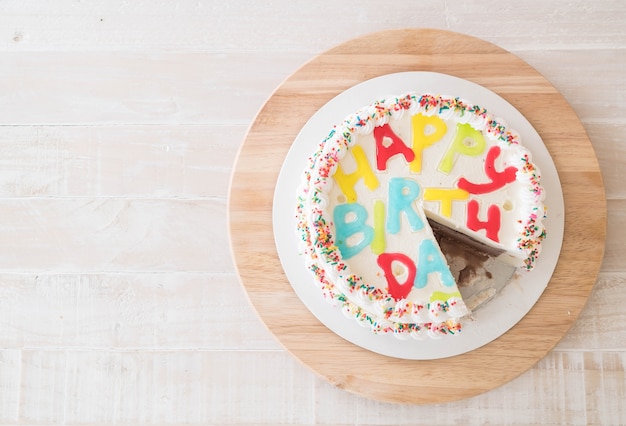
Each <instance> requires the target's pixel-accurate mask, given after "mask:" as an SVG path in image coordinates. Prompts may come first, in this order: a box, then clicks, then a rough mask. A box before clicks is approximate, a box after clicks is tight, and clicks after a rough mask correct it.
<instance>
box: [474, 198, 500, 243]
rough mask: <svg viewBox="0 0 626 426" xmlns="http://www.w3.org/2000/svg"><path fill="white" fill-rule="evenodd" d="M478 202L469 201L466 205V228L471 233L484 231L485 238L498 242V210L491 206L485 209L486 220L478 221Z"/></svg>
mask: <svg viewBox="0 0 626 426" xmlns="http://www.w3.org/2000/svg"><path fill="white" fill-rule="evenodd" d="M478 210H479V205H478V201H476V200H471V201H470V202H469V203H467V227H468V228H469V229H471V230H472V231H478V230H479V229H484V230H485V231H487V238H489V239H490V240H492V241H495V242H496V243H499V242H500V238H499V237H498V232H500V208H499V207H498V206H497V205H495V204H492V205H490V206H489V208H488V209H487V220H486V221H485V222H482V221H481V220H479V219H478Z"/></svg>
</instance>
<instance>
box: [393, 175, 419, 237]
mask: <svg viewBox="0 0 626 426" xmlns="http://www.w3.org/2000/svg"><path fill="white" fill-rule="evenodd" d="M419 195H420V186H419V185H418V184H417V182H415V181H414V180H411V179H405V178H398V177H395V178H391V179H389V199H388V202H389V214H388V215H387V232H389V233H390V234H397V233H398V232H400V214H401V213H402V212H404V214H405V215H406V217H407V219H408V221H409V225H411V229H412V230H413V231H419V230H420V229H422V228H423V227H424V222H423V221H422V219H421V218H420V216H419V215H418V214H417V212H416V211H415V210H413V207H412V204H413V202H414V201H415V200H416V199H417V197H419Z"/></svg>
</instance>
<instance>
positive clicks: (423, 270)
mask: <svg viewBox="0 0 626 426" xmlns="http://www.w3.org/2000/svg"><path fill="white" fill-rule="evenodd" d="M431 273H439V274H440V278H441V283H442V284H443V285H444V286H446V287H452V286H453V285H454V278H453V277H452V274H451V273H450V269H449V268H448V265H446V262H445V261H444V260H443V257H442V254H441V252H440V251H439V250H437V247H436V246H435V244H434V243H433V241H432V240H423V241H422V242H421V244H420V247H419V259H418V263H417V275H416V276H415V287H416V288H424V287H426V283H427V282H428V275H429V274H431Z"/></svg>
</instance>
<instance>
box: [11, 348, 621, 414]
mask: <svg viewBox="0 0 626 426" xmlns="http://www.w3.org/2000/svg"><path fill="white" fill-rule="evenodd" d="M21 357H22V364H21V365H22V369H23V371H22V374H23V380H22V383H21V393H20V405H19V407H20V412H19V413H18V422H19V424H33V423H37V424H53V423H63V424H67V425H73V424H86V423H89V424H113V423H115V424H122V425H126V424H136V423H137V422H140V423H144V424H154V425H156V424H162V425H164V424H207V423H208V424H279V423H289V424H321V425H340V424H358V425H386V424H396V425H409V424H411V425H413V424H415V425H417V424H442V425H457V424H467V425H481V424H493V423H497V424H520V425H521V424H525V425H530V424H569V425H584V424H616V425H617V424H623V423H624V422H626V406H624V404H622V399H621V398H620V395H623V392H624V391H625V387H626V378H625V375H624V369H625V367H626V357H624V355H623V353H618V352H598V353H586V352H558V351H557V352H552V353H550V354H549V355H548V356H547V357H546V358H545V359H543V360H542V361H540V362H539V363H538V364H537V365H536V366H535V367H533V368H532V369H531V370H529V371H528V372H527V373H525V374H523V375H522V376H520V377H519V378H517V379H515V380H513V381H512V382H510V383H507V384H505V385H503V386H502V387H501V388H499V389H495V390H492V391H490V392H488V393H485V394H481V395H478V396H476V397H474V398H471V399H468V400H463V401H458V402H452V403H447V404H437V405H428V406H411V405H398V404H391V403H383V402H377V401H372V400H369V399H366V398H363V397H359V396H356V395H354V394H350V393H347V392H345V391H343V390H341V389H338V388H336V387H333V386H332V385H330V384H328V383H327V382H325V381H322V380H321V379H318V378H316V377H315V376H314V375H313V374H312V373H311V372H310V371H309V370H307V369H306V368H305V367H303V366H302V365H300V364H298V363H297V362H296V361H294V360H293V358H291V357H290V356H289V355H288V354H287V353H286V352H282V351H263V352H240V351H237V352H229V351H225V352H216V351H193V352H169V351H144V352H134V351H130V352H127V351H105V352H97V351H70V350H48V351H43V350H24V351H23V354H22V356H21ZM338 361H339V360H338ZM382 379H384V378H381V380H382ZM433 386H436V384H435V383H433Z"/></svg>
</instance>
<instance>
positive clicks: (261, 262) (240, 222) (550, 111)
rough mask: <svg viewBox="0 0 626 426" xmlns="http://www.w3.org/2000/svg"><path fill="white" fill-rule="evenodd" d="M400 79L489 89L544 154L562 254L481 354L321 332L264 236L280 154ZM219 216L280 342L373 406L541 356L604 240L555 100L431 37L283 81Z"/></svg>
mask: <svg viewBox="0 0 626 426" xmlns="http://www.w3.org/2000/svg"><path fill="white" fill-rule="evenodd" d="M405 71H433V72H441V73H445V74H450V75H454V76H456V77H460V78H463V79H466V80H469V81H472V82H474V83H477V84H480V85H482V86H484V87H486V88H488V89H490V90H492V91H494V92H496V93H497V94H498V95H500V96H501V97H503V98H504V99H505V100H507V101H508V102H509V103H510V104H512V105H513V106H515V107H516V108H517V109H518V110H519V111H520V112H521V113H522V114H523V115H524V116H525V117H526V119H527V120H528V121H529V122H530V123H531V124H532V125H533V126H534V128H535V129H536V130H537V132H538V133H539V134H540V136H541V138H542V139H543V141H544V143H545V145H546V146H547V148H548V150H549V152H550V154H551V156H552V159H553V161H554V162H555V165H556V167H557V170H558V173H559V177H560V180H561V183H562V188H563V197H564V200H565V231H564V234H565V236H564V241H563V247H562V251H561V257H560V259H559V262H558V264H557V267H556V270H555V272H554V275H553V277H552V279H551V281H550V283H549V284H548V287H547V288H546V290H545V292H544V293H543V295H542V296H541V298H540V299H539V301H538V302H537V303H536V304H535V306H534V307H533V308H532V310H531V311H530V312H529V313H528V314H527V315H526V316H525V317H524V318H523V319H522V320H521V321H520V322H519V323H518V324H517V325H515V326H514V327H513V328H512V329H511V330H509V331H508V332H507V333H505V334H504V335H502V336H501V337H499V338H498V339H496V340H494V341H493V342H491V343H489V344H487V345H485V346H483V347H481V348H479V349H476V350H474V351H471V352H468V353H465V354H463V355H458V356H454V357H451V358H445V359H437V360H427V361H412V360H402V359H396V358H390V357H386V356H383V355H379V354H376V353H373V352H371V351H368V350H366V349H362V348H360V347H358V346H356V345H353V344H352V343H349V342H347V341H346V340H344V339H342V338H341V337H338V336H337V335H336V334H334V333H333V332H332V331H330V330H329V329H328V328H326V327H325V326H324V325H322V324H321V323H320V322H319V321H318V320H317V319H316V318H315V317H314V316H313V315H312V314H311V313H310V312H309V311H308V309H307V308H306V307H305V306H304V304H303V303H302V302H301V301H300V299H299V298H298V296H297V295H296V293H295V292H294V291H293V289H292V287H291V285H290V283H289V282H288V280H287V278H286V276H285V274H284V272H283V269H282V267H281V264H280V261H279V258H278V255H277V253H276V248H275V244H274V236H273V229H272V203H273V193H274V186H275V184H276V181H277V178H278V174H279V171H280V169H281V166H282V163H283V160H284V158H285V156H286V154H287V151H288V150H289V147H290V146H291V144H292V142H293V141H294V139H295V138H296V136H297V134H298V132H299V131H300V129H301V128H302V127H303V126H304V124H305V123H306V122H307V120H308V119H309V118H310V117H311V116H312V115H313V114H314V113H315V112H316V111H317V110H318V109H319V108H320V107H322V106H323V105H324V104H325V103H326V102H328V101H329V100H331V99H332V98H333V97H335V96H336V95H337V94H339V93H341V92H343V91H344V90H346V89H348V88H350V87H352V86H354V85H355V84H358V83H361V82H363V81H365V80H368V79H371V78H374V77H378V76H381V75H385V74H390V73H396V72H405ZM475 102H477V103H479V102H480V100H475ZM338 118H342V117H338ZM294 197H295V194H294ZM294 200H295V198H294ZM589 206H593V209H589ZM228 208H229V224H230V237H231V248H232V252H233V256H234V260H235V263H236V267H237V270H238V273H239V276H240V280H241V283H242V284H243V286H244V287H245V290H246V291H247V294H248V296H249V298H250V301H251V302H252V305H253V306H254V307H255V309H256V310H257V312H258V314H259V315H260V317H261V318H262V320H263V321H264V323H265V324H266V325H267V327H268V328H269V329H270V330H271V332H272V333H274V335H275V336H276V338H277V339H278V340H279V341H280V342H281V343H282V345H283V346H284V347H285V348H286V349H287V350H288V351H289V352H290V353H291V354H293V356H295V357H296V358H297V359H299V360H300V361H301V362H302V363H304V364H305V365H307V366H308V367H310V368H311V369H312V370H313V371H315V372H316V373H318V374H319V375H321V376H322V377H324V378H325V379H326V380H328V381H329V382H331V383H333V384H335V385H336V386H339V387H341V388H344V389H346V390H348V391H351V392H354V393H357V394H360V395H363V396H366V397H369V398H373V399H378V400H383V401H392V402H401V403H415V404H423V403H441V402H446V401H452V400H457V399H462V398H467V397H471V396H474V395H477V394H480V393H482V392H486V391H488V390H491V389H493V388H495V387H497V386H500V385H502V384H504V383H506V382H508V381H510V380H512V379H514V378H515V377H517V376H519V375H520V374H522V373H523V372H525V371H526V370H528V369H529V368H531V367H532V366H533V365H534V364H535V363H536V362H537V361H539V360H540V359H541V358H542V357H544V356H545V355H546V354H547V353H548V351H550V350H551V349H552V348H553V347H554V346H555V345H556V343H557V342H558V341H559V340H560V339H561V338H562V337H563V335H564V334H565V333H566V332H567V330H568V329H569V328H570V326H571V325H572V323H573V322H574V321H575V320H576V318H577V317H578V315H579V313H580V311H581V310H582V308H583V306H584V305H585V302H586V301H587V298H588V296H589V293H590V291H591V289H592V287H593V285H594V283H595V281H596V277H597V274H598V271H599V269H600V264H601V261H602V257H603V252H604V241H605V233H606V201H605V195H604V187H603V184H602V177H601V174H600V169H599V167H598V163H597V160H596V157H595V154H594V151H593V148H592V146H591V143H590V142H589V139H588V137H587V135H586V133H585V130H584V128H583V127H582V125H581V123H580V121H579V120H578V118H577V116H576V115H575V113H574V112H573V111H572V109H571V108H570V106H569V105H568V103H567V102H566V101H565V99H564V98H563V97H562V96H561V95H560V94H559V92H558V91H557V90H556V89H555V88H554V87H553V86H552V85H551V84H550V83H549V82H548V81H546V80H545V79H544V78H543V77H542V76H541V75H540V74H539V73H538V72H537V71H536V70H534V69H533V68H532V67H530V66H529V65H528V64H526V63H525V62H524V61H522V60H521V59H519V58H518V57H516V56H515V55H513V54H511V53H509V52H507V51H505V50H503V49H501V48H499V47H497V46H495V45H493V44H490V43H488V42H485V41H483V40H479V39H476V38H473V37H469V36H465V35H461V34H457V33H452V32H447V31H440V30H429V29H404V30H394V31H385V32H379V33H374V34H371V35H367V36H364V37H360V38H358V39H355V40H352V41H348V42H346V43H343V44H341V45H339V46H338V47H336V48H334V49H331V50H329V51H327V52H325V53H323V54H321V55H319V56H317V57H316V58H314V59H312V60H311V61H310V62H308V63H307V64H305V65H304V66H303V67H302V68H300V69H299V70H297V71H296V72H295V73H294V74H293V75H292V76H291V77H289V78H288V79H287V80H286V81H284V82H283V83H282V84H281V85H280V87H278V89H277V90H276V91H275V92H274V94H273V95H272V96H271V97H270V98H269V99H268V100H267V102H266V104H265V105H264V106H263V108H262V109H261V110H260V112H259V113H258V115H257V117H256V119H255V120H254V122H253V124H252V125H251V127H250V129H249V132H248V134H247V136H246V138H245V141H244V143H243V145H242V147H241V151H240V153H239V156H238V159H237V163H236V165H235V168H234V171H233V176H232V181H231V188H230V197H229V206H228ZM294 232H295V231H294ZM294 238H296V237H295V234H294ZM320 297H321V296H320Z"/></svg>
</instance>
